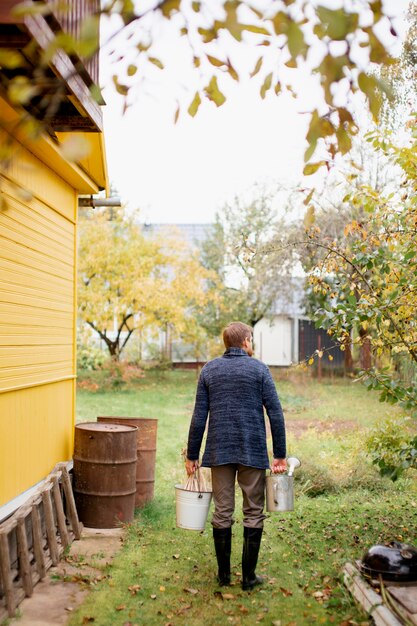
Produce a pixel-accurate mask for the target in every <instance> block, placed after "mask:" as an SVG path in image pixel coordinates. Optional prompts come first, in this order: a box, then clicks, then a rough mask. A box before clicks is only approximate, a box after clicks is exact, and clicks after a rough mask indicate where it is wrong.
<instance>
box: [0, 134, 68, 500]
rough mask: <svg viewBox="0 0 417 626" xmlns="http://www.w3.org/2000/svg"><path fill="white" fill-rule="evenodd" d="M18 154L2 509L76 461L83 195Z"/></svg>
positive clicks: (3, 328) (9, 227)
mask: <svg viewBox="0 0 417 626" xmlns="http://www.w3.org/2000/svg"><path fill="white" fill-rule="evenodd" d="M0 140H1V138H0ZM14 156H15V158H14V162H13V163H12V165H11V167H10V168H8V169H7V171H6V172H5V178H3V179H2V182H1V189H2V191H3V193H4V197H5V199H6V208H5V209H4V210H2V211H0V506H1V505H3V504H4V503H6V502H8V501H9V500H11V499H13V498H14V497H16V496H17V495H19V494H20V493H22V492H24V491H25V490H26V489H28V488H29V487H31V486H32V485H34V484H36V483H37V482H38V481H39V480H41V479H42V478H44V477H45V476H46V475H47V474H48V472H49V471H50V470H51V469H52V467H53V466H54V465H55V464H56V463H57V462H58V461H65V460H68V459H69V458H71V454H72V439H73V427H74V413H75V408H74V403H75V341H74V337H75V322H76V320H75V282H76V281H75V271H76V266H75V252H76V223H75V218H76V208H77V192H76V190H75V189H73V188H72V187H70V186H69V185H68V184H67V183H66V182H65V181H64V180H63V179H62V178H60V177H59V176H57V175H56V174H55V173H54V172H53V171H52V170H51V169H48V168H47V167H46V166H45V165H44V164H43V163H42V162H41V161H39V160H38V159H37V158H36V157H35V156H34V155H33V154H31V153H30V152H28V151H27V150H25V149H24V148H23V147H22V146H21V145H19V146H18V149H17V150H16V153H15V155H14ZM25 189H26V190H27V189H29V190H30V191H31V192H32V196H30V197H29V196H28V195H26V196H25V193H24V191H22V190H25ZM58 381H59V382H58Z"/></svg>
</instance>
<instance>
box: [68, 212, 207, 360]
mask: <svg viewBox="0 0 417 626" xmlns="http://www.w3.org/2000/svg"><path fill="white" fill-rule="evenodd" d="M78 271H79V293H78V301H79V313H80V318H81V320H82V321H84V322H85V323H87V324H88V325H89V326H90V327H91V328H92V329H93V330H94V331H95V332H96V333H97V334H98V335H99V337H100V338H101V339H102V340H103V341H104V343H105V344H106V346H107V348H108V350H109V353H110V355H111V357H112V358H113V359H115V360H118V359H119V358H120V356H121V354H122V352H123V349H124V348H125V346H126V345H127V343H128V341H129V340H130V338H131V337H132V335H133V333H134V332H136V331H139V330H142V329H144V328H146V327H151V326H156V327H159V328H162V329H165V328H166V327H167V325H170V327H171V328H172V329H174V330H175V331H176V332H178V333H180V332H182V330H183V328H184V327H185V326H187V324H188V323H189V320H192V319H193V317H194V316H195V314H196V313H195V311H196V309H198V308H199V307H204V306H205V303H206V301H207V300H208V299H209V298H210V297H211V296H210V293H209V291H208V289H207V286H206V278H207V272H206V271H205V270H204V268H203V267H202V266H201V264H200V263H199V261H198V259H197V258H196V257H195V256H192V255H191V254H190V253H186V252H185V250H184V247H183V245H182V244H181V243H180V242H175V241H171V242H167V241H164V242H161V241H159V242H158V241H153V240H150V239H148V238H145V237H144V236H143V234H142V232H141V230H140V228H139V226H138V225H137V223H136V222H135V220H134V218H133V217H127V216H126V213H125V210H124V209H121V210H120V211H118V212H113V215H112V219H109V215H108V212H106V211H103V212H101V213H98V214H95V215H94V217H93V218H91V219H87V220H82V221H81V223H80V241H79V269H78Z"/></svg>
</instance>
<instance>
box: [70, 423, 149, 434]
mask: <svg viewBox="0 0 417 626" xmlns="http://www.w3.org/2000/svg"><path fill="white" fill-rule="evenodd" d="M109 426H114V427H117V428H114V429H113V431H110V430H109ZM75 428H77V429H78V430H83V431H87V432H89V431H90V432H100V433H104V432H106V431H107V432H119V433H130V432H135V431H137V430H138V427H137V426H134V425H131V424H116V423H113V424H110V423H107V422H80V423H79V424H75Z"/></svg>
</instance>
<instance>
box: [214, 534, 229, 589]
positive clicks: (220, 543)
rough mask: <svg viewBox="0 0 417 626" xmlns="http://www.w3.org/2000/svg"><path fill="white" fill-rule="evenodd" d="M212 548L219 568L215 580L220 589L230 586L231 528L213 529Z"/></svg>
mask: <svg viewBox="0 0 417 626" xmlns="http://www.w3.org/2000/svg"><path fill="white" fill-rule="evenodd" d="M213 539H214V547H215V549H216V557H217V565H218V568H219V571H218V574H217V580H218V581H219V585H220V586H221V587H225V586H226V585H230V553H231V551H232V528H231V527H229V528H213Z"/></svg>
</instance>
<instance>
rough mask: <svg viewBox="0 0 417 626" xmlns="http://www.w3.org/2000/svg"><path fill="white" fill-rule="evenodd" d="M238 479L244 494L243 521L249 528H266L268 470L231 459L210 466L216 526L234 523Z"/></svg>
mask: <svg viewBox="0 0 417 626" xmlns="http://www.w3.org/2000/svg"><path fill="white" fill-rule="evenodd" d="M236 475H237V482H238V483H239V487H240V488H241V490H242V495H243V507H242V510H243V525H244V526H247V527H248V528H263V525H264V519H265V517H266V515H264V514H263V511H264V504H265V470H264V469H257V468H255V467H247V466H246V465H238V464H234V463H230V464H227V465H217V466H215V467H212V468H211V480H212V486H213V500H214V513H213V518H212V521H211V523H212V525H213V526H214V528H229V527H230V526H232V524H233V523H234V519H233V513H234V510H235V482H236Z"/></svg>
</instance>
